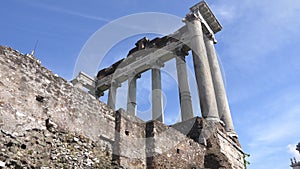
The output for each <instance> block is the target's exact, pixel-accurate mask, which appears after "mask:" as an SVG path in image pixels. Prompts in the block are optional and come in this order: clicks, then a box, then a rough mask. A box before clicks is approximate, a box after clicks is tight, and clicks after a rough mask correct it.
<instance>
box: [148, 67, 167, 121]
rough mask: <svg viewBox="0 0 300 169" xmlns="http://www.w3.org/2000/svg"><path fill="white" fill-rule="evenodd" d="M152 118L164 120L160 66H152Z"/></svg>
mask: <svg viewBox="0 0 300 169" xmlns="http://www.w3.org/2000/svg"><path fill="white" fill-rule="evenodd" d="M151 76H152V119H153V120H158V121H160V122H164V116H163V97H162V88H161V72H160V66H157V65H154V66H152V71H151Z"/></svg>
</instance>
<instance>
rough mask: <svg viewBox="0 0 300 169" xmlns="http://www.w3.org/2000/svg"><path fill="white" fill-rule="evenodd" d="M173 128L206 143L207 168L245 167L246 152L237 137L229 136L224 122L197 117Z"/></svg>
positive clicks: (196, 140) (237, 168)
mask: <svg viewBox="0 0 300 169" xmlns="http://www.w3.org/2000/svg"><path fill="white" fill-rule="evenodd" d="M173 128H176V129H177V130H178V131H180V132H182V133H184V134H185V135H187V136H188V137H190V138H191V139H193V140H194V141H195V142H198V143H200V144H203V145H206V152H205V160H204V166H205V168H211V169H218V168H222V169H225V168H226V169H227V168H233V169H243V168H244V153H243V151H242V149H241V147H240V144H239V142H238V140H237V138H234V137H229V136H228V135H227V134H226V131H225V128H224V126H223V125H222V124H220V123H216V122H213V121H205V120H204V119H202V118H199V117H195V118H193V119H190V120H187V121H185V122H182V123H178V124H175V125H174V126H173Z"/></svg>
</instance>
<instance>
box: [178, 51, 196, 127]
mask: <svg viewBox="0 0 300 169" xmlns="http://www.w3.org/2000/svg"><path fill="white" fill-rule="evenodd" d="M176 55H177V56H176V69H177V77H178V88H179V101H180V110H181V120H182V121H186V120H188V119H191V118H193V117H194V114H193V107H192V99H191V93H190V86H189V80H188V74H187V69H186V62H185V56H186V53H184V52H182V51H181V49H180V50H177V51H176Z"/></svg>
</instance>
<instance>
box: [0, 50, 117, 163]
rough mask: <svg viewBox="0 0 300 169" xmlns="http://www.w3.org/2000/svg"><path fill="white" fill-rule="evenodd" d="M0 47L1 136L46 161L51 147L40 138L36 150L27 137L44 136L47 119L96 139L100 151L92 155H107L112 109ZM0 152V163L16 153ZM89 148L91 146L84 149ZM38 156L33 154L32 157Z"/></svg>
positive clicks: (4, 149)
mask: <svg viewBox="0 0 300 169" xmlns="http://www.w3.org/2000/svg"><path fill="white" fill-rule="evenodd" d="M0 51H1V52H0V125H1V126H0V129H1V132H2V134H4V135H5V136H9V137H10V138H11V139H13V140H15V141H16V142H20V143H18V145H25V146H26V147H27V148H26V151H30V152H31V151H32V154H36V153H42V154H41V155H42V156H45V158H41V159H40V160H41V161H43V160H49V159H51V156H50V154H51V153H50V152H51V149H48V148H47V144H46V143H45V142H43V140H38V142H39V143H41V144H42V145H41V146H42V147H44V148H43V149H41V146H37V147H39V148H36V147H35V146H36V145H32V144H31V143H30V141H31V137H36V138H37V139H39V138H41V139H43V133H44V132H46V131H47V126H46V121H48V122H51V123H50V124H51V125H52V126H53V128H55V130H57V131H58V132H63V133H73V134H74V133H76V134H77V135H81V136H82V137H83V138H89V139H90V140H92V141H94V142H96V143H97V144H98V145H99V147H97V149H100V150H101V152H102V153H97V156H98V157H101V158H103V159H106V158H109V159H111V157H112V143H113V141H114V138H115V133H114V128H115V118H114V111H113V110H111V109H110V108H109V107H108V106H107V105H105V104H103V103H101V102H100V101H98V100H96V99H95V98H93V97H92V96H91V95H89V94H87V93H85V92H83V91H80V90H78V89H76V88H74V87H72V86H71V85H70V84H69V83H67V82H66V81H65V80H64V79H62V78H60V77H58V76H57V75H54V74H53V73H52V72H51V71H49V70H47V69H46V68H44V67H43V66H41V64H40V62H39V61H38V60H37V59H35V58H34V57H32V56H30V55H27V56H24V55H22V54H20V53H19V52H17V51H15V50H13V49H11V48H6V47H1V48H0ZM30 131H35V132H30ZM34 133H35V134H34ZM31 134H32V135H31ZM35 135H37V136H35ZM54 135H57V134H54ZM58 135H59V134H58ZM61 137H62V138H60V139H63V140H68V138H65V136H64V135H63V136H61ZM5 138H6V137H5ZM25 138H27V139H28V138H29V140H30V141H29V142H25V141H24V139H25ZM49 139H50V140H51V139H52V141H51V142H52V143H53V144H52V145H56V141H55V140H56V139H57V138H52V136H50V138H49ZM18 140H19V141H18ZM76 140H77V139H76ZM2 141H4V142H2ZM2 141H1V144H0V145H3V144H4V145H6V143H7V142H8V143H7V144H9V145H11V144H10V143H9V141H7V140H6V139H4V140H2ZM2 143H3V144H2ZM61 143H62V144H63V143H64V144H67V143H66V142H61ZM43 144H44V145H45V146H43ZM13 145H15V144H13ZM65 146H67V145H65ZM20 150H21V149H20ZM1 151H2V152H1V153H2V155H0V156H1V160H0V161H6V160H8V159H9V158H12V157H11V156H10V155H9V154H10V153H13V154H18V151H17V152H16V151H13V152H11V151H10V149H9V146H8V147H7V146H6V147H2V149H1ZM24 151H25V150H24ZM58 151H59V149H58ZM66 151H67V150H66ZM77 151H78V152H79V151H80V152H81V151H83V150H77ZM88 151H92V149H89V148H88ZM43 152H44V154H43ZM59 153H60V154H61V152H59ZM69 153H72V152H69ZM7 156H8V157H7ZM16 158H17V157H16ZM76 158H77V157H76ZM38 159H39V158H38V157H37V158H36V159H35V161H38ZM27 160H29V158H28V159H27ZM8 161H9V160H8ZM41 164H42V163H38V164H37V165H38V166H40V165H41ZM33 166H34V164H33Z"/></svg>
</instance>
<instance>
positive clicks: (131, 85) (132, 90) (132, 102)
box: [127, 76, 137, 116]
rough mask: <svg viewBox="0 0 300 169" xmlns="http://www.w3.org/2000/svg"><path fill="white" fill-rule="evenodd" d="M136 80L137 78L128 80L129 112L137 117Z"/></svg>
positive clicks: (132, 77)
mask: <svg viewBox="0 0 300 169" xmlns="http://www.w3.org/2000/svg"><path fill="white" fill-rule="evenodd" d="M136 80H137V76H131V77H129V79H128V97H127V112H128V113H130V114H132V115H135V116H136Z"/></svg>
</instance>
